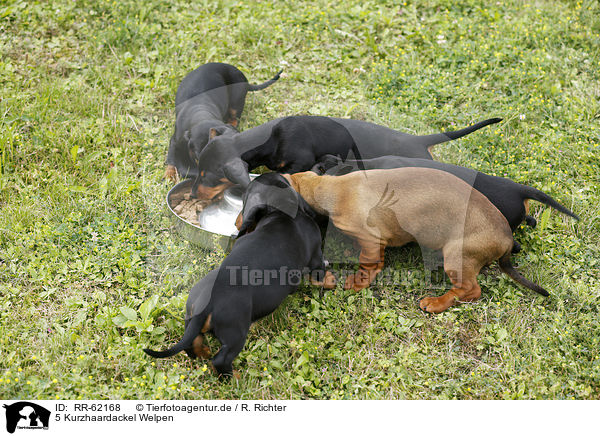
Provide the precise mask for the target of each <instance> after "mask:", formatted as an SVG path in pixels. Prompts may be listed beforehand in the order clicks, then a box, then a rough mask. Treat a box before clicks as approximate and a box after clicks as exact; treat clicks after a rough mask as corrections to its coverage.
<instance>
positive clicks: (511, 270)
mask: <svg viewBox="0 0 600 436" xmlns="http://www.w3.org/2000/svg"><path fill="white" fill-rule="evenodd" d="M498 264H499V265H500V269H501V270H502V272H504V274H506V275H507V276H509V277H510V278H511V279H513V280H514V281H515V282H517V283H519V284H521V285H523V286H525V287H526V288H529V289H531V290H532V291H535V292H537V293H538V294H540V295H543V296H544V297H547V296H549V295H550V294H549V293H548V291H546V290H545V289H544V288H542V287H541V286H540V285H538V284H536V283H533V282H532V281H531V280H528V279H526V278H525V277H523V276H522V275H521V273H520V272H519V271H517V270H516V269H515V267H514V266H513V265H512V263H510V251H509V252H508V253H506V254H505V255H504V256H502V257H501V258H500V259H498Z"/></svg>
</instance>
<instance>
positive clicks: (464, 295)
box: [419, 258, 481, 313]
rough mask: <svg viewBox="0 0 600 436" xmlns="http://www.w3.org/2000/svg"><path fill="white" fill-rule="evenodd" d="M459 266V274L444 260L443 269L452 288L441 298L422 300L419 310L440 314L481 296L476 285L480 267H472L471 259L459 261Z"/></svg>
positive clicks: (479, 289)
mask: <svg viewBox="0 0 600 436" xmlns="http://www.w3.org/2000/svg"><path fill="white" fill-rule="evenodd" d="M460 264H461V265H463V268H462V271H460V272H459V271H458V269H453V267H452V266H450V265H449V264H448V263H447V262H446V260H444V266H445V268H444V269H445V270H446V274H448V277H449V278H450V281H451V282H452V284H453V285H454V286H453V287H452V289H450V290H449V291H448V292H446V293H445V294H444V295H442V296H441V297H426V298H423V299H422V300H421V302H420V303H419V306H420V307H421V309H423V310H424V311H426V312H429V313H440V312H443V311H445V310H446V309H448V308H449V307H451V306H453V305H455V304H456V303H458V302H468V301H475V300H477V299H478V298H479V297H480V296H481V288H480V287H479V284H478V283H477V274H478V273H479V270H480V269H481V267H479V268H475V267H473V266H472V265H473V264H474V262H473V259H468V258H463V259H461V263H460Z"/></svg>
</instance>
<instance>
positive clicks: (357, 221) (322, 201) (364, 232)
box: [284, 168, 548, 313]
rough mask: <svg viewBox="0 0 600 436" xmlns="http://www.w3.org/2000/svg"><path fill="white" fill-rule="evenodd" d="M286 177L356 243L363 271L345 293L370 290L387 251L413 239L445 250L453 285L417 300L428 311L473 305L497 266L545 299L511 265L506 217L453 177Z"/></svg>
mask: <svg viewBox="0 0 600 436" xmlns="http://www.w3.org/2000/svg"><path fill="white" fill-rule="evenodd" d="M284 177H286V178H287V179H288V180H289V181H290V183H291V185H292V186H293V187H294V189H296V190H297V191H298V192H299V193H300V195H301V196H302V197H303V198H304V199H305V200H306V202H307V203H308V204H310V205H311V206H312V207H313V209H315V210H316V211H317V212H318V213H321V214H324V215H327V216H329V218H330V219H331V220H332V221H333V224H334V225H335V226H336V227H337V228H338V229H340V230H341V231H342V232H344V233H346V234H347V235H349V236H351V237H352V238H354V239H355V240H356V241H357V242H358V243H359V245H360V247H361V253H360V258H359V261H360V269H359V271H358V272H357V274H355V275H351V276H349V277H348V278H347V280H346V283H345V288H346V289H349V288H354V289H355V290H360V289H363V288H366V287H368V286H369V284H370V283H371V281H373V280H374V278H375V276H376V275H377V274H378V273H379V272H380V271H381V270H382V268H383V260H384V249H385V247H386V246H388V245H389V246H402V245H405V244H407V243H409V242H413V241H414V242H417V243H419V245H421V246H425V247H428V248H430V249H433V250H441V251H442V253H443V256H444V270H445V271H446V274H447V275H448V277H449V278H450V281H451V282H452V284H453V288H452V289H451V290H450V291H448V292H447V293H446V294H445V295H443V296H441V297H428V298H425V299H423V300H421V303H420V306H421V308H422V309H423V310H426V311H427V312H432V313H439V312H442V311H444V310H446V309H447V308H448V307H450V306H452V305H453V304H455V302H456V301H473V300H476V299H478V298H479V296H480V295H481V288H480V287H479V284H478V283H477V274H478V273H479V271H480V270H481V268H482V267H483V266H485V265H487V264H489V263H491V262H493V261H495V260H498V262H499V265H500V268H501V269H502V271H504V272H505V273H506V274H508V275H509V276H510V277H511V278H512V279H514V280H515V281H517V282H518V283H520V284H522V285H524V286H526V287H528V288H530V289H532V290H534V291H536V292H538V293H540V294H542V295H546V296H547V295H548V293H547V292H546V291H545V290H544V289H543V288H541V287H540V286H538V285H536V284H535V283H532V282H530V281H529V280H527V279H525V278H524V277H523V276H521V275H520V274H519V273H518V272H517V271H516V270H515V269H514V268H513V266H512V265H511V263H510V254H511V250H512V246H513V238H512V232H511V229H510V226H509V225H508V222H507V221H506V218H504V216H502V214H501V213H500V212H499V211H498V209H497V208H496V207H495V206H494V205H493V204H492V203H491V202H490V201H489V200H488V199H487V198H486V197H485V196H484V195H483V194H481V193H480V192H479V191H477V190H475V189H473V187H472V186H470V185H469V184H467V183H465V182H464V181H463V180H461V179H459V178H458V177H455V176H453V175H452V174H449V173H447V172H444V171H440V170H437V169H432V168H399V169H388V170H367V171H357V172H354V173H350V174H347V175H344V176H339V177H334V176H317V175H316V174H315V173H313V172H311V171H307V172H304V173H298V174H292V175H284Z"/></svg>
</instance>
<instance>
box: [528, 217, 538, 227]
mask: <svg viewBox="0 0 600 436" xmlns="http://www.w3.org/2000/svg"><path fill="white" fill-rule="evenodd" d="M525 223H527V225H528V226H529V227H535V226H536V225H537V221H536V219H535V218H534V217H532V216H531V215H525Z"/></svg>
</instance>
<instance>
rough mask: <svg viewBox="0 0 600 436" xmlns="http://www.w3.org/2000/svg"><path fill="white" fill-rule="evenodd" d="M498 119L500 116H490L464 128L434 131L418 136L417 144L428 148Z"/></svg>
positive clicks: (459, 136)
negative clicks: (430, 133) (431, 133)
mask: <svg viewBox="0 0 600 436" xmlns="http://www.w3.org/2000/svg"><path fill="white" fill-rule="evenodd" d="M500 121H502V118H490V119H488V120H484V121H480V122H478V123H475V124H473V125H472V126H469V127H465V128H464V129H460V130H452V131H450V132H442V133H435V134H433V135H424V136H419V137H418V138H419V139H420V141H419V144H420V145H421V146H423V147H426V148H429V147H431V146H433V145H436V144H441V143H442V142H448V141H452V140H454V139H458V138H461V137H463V136H466V135H468V134H469V133H473V132H474V131H476V130H479V129H481V128H482V127H485V126H489V125H490V124H496V123H499V122H500Z"/></svg>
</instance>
